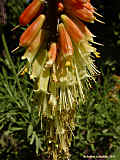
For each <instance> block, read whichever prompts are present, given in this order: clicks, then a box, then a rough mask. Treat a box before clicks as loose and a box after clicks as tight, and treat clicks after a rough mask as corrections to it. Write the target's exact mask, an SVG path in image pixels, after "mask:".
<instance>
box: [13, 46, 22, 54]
mask: <svg viewBox="0 0 120 160" xmlns="http://www.w3.org/2000/svg"><path fill="white" fill-rule="evenodd" d="M19 48H20V46H18V47H17V48H15V49H13V50H12V51H11V53H14V52H15V51H17V50H18V49H19Z"/></svg>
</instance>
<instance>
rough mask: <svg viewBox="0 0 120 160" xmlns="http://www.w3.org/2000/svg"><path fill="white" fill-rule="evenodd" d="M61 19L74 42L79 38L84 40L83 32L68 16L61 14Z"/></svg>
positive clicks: (78, 40) (77, 41)
mask: <svg viewBox="0 0 120 160" xmlns="http://www.w3.org/2000/svg"><path fill="white" fill-rule="evenodd" d="M61 19H62V20H63V23H64V25H65V28H66V30H67V32H68V33H69V35H70V37H71V38H72V40H73V41H74V42H76V43H79V42H80V41H81V40H84V38H85V37H84V34H83V33H82V32H81V31H80V29H79V28H78V26H77V25H76V24H75V23H74V22H73V21H72V20H71V19H70V18H69V17H68V16H66V15H61Z"/></svg>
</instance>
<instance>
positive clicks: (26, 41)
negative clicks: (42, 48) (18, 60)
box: [19, 14, 45, 47]
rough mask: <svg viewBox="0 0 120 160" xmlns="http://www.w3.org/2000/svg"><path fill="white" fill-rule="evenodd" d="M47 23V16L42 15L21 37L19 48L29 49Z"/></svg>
mask: <svg viewBox="0 0 120 160" xmlns="http://www.w3.org/2000/svg"><path fill="white" fill-rule="evenodd" d="M44 21H45V15H43V14H41V15H40V16H39V17H38V18H37V19H36V20H35V21H34V22H33V23H32V24H31V25H30V26H29V27H28V28H27V29H26V30H25V31H24V32H23V34H22V35H21V37H20V41H19V46H22V47H27V46H29V45H30V44H31V42H32V41H33V39H34V38H35V37H36V35H37V34H38V32H39V31H40V29H41V27H42V26H43V23H44Z"/></svg>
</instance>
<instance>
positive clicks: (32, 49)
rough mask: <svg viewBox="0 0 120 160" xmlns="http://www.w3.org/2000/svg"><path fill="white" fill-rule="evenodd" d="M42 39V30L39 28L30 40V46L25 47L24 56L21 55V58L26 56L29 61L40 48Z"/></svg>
mask: <svg viewBox="0 0 120 160" xmlns="http://www.w3.org/2000/svg"><path fill="white" fill-rule="evenodd" d="M43 40H44V31H43V30H42V29H41V30H40V31H39V33H38V34H37V36H36V37H35V39H34V40H33V41H32V43H31V44H30V46H29V47H28V48H27V50H26V52H25V54H24V56H22V59H25V58H27V59H28V61H29V62H30V63H31V62H32V61H33V59H34V57H35V55H36V54H37V52H38V50H39V49H40V47H41V45H42V43H43Z"/></svg>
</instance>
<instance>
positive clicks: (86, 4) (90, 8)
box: [83, 2, 95, 13]
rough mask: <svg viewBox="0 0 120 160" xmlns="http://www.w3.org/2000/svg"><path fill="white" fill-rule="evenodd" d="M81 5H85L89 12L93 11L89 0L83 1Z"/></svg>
mask: <svg viewBox="0 0 120 160" xmlns="http://www.w3.org/2000/svg"><path fill="white" fill-rule="evenodd" d="M83 6H84V7H86V8H87V9H88V10H90V11H91V12H93V13H94V12H95V10H94V7H93V6H92V4H91V3H90V2H87V3H84V4H83Z"/></svg>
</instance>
